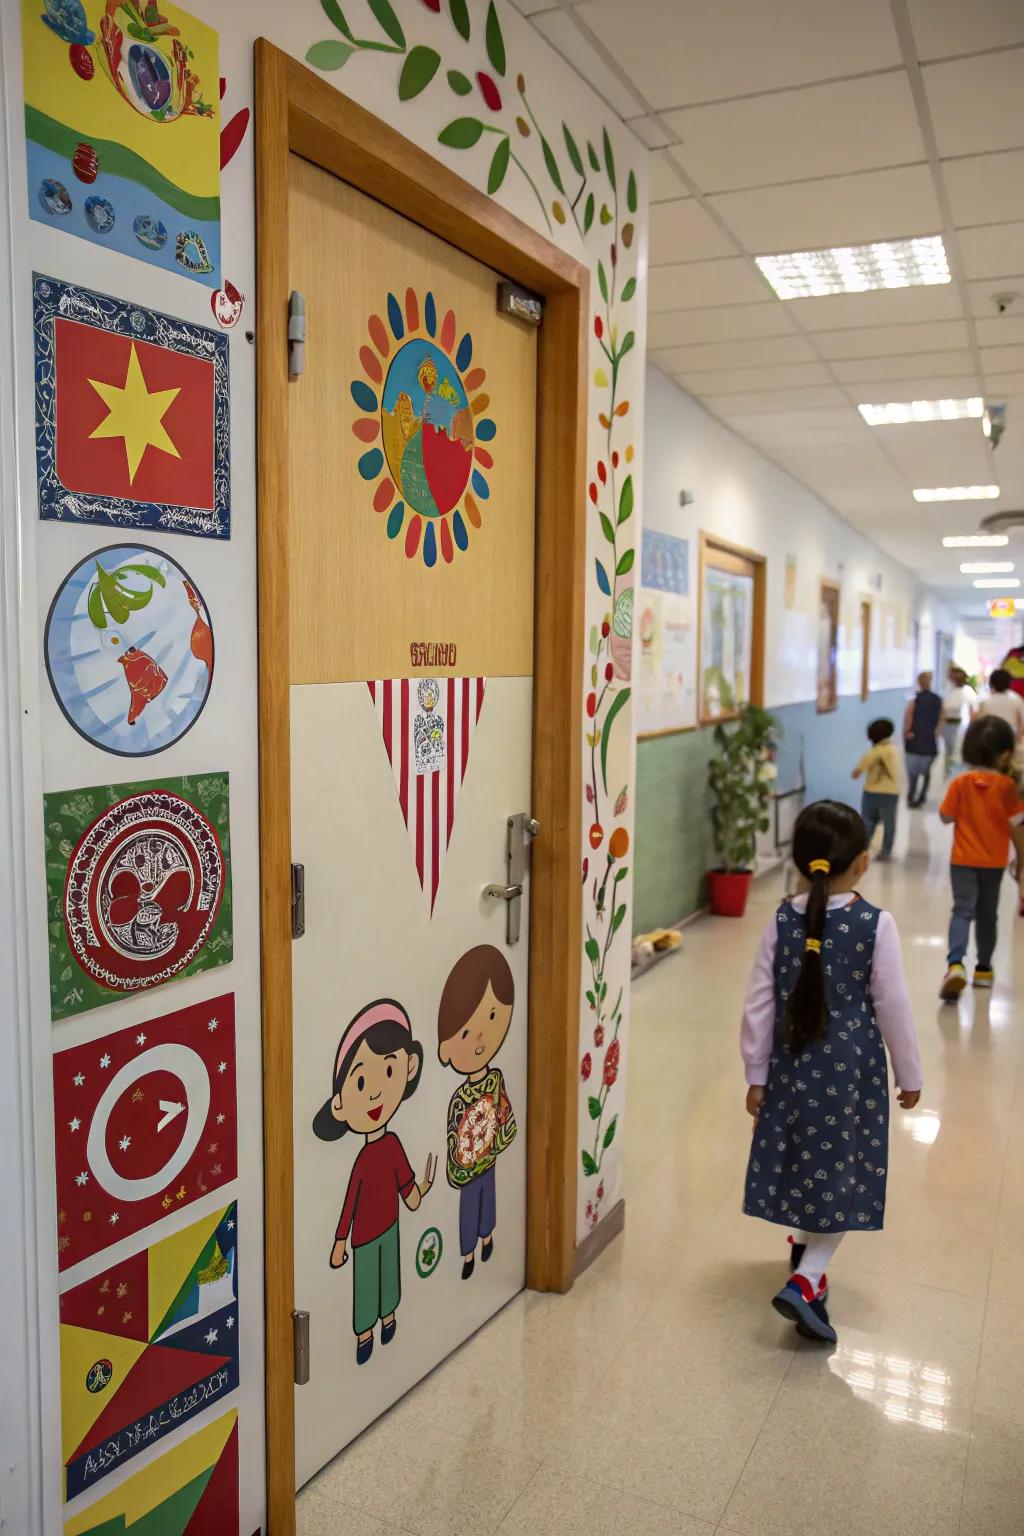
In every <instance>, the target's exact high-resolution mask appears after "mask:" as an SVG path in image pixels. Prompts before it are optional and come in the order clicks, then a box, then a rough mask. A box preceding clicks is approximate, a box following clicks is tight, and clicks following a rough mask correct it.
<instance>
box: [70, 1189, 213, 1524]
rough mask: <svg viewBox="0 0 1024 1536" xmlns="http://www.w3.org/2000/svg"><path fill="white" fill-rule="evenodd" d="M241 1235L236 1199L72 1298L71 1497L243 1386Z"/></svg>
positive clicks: (107, 1272)
mask: <svg viewBox="0 0 1024 1536" xmlns="http://www.w3.org/2000/svg"><path fill="white" fill-rule="evenodd" d="M237 1239H238V1233H237V1207H236V1205H235V1204H234V1202H232V1203H231V1204H230V1205H228V1206H227V1207H221V1208H219V1209H218V1210H215V1211H213V1212H212V1213H211V1214H210V1215H209V1216H207V1217H206V1218H205V1220H203V1221H198V1222H196V1223H194V1225H192V1226H190V1227H186V1228H185V1229H184V1231H182V1232H176V1233H174V1234H173V1235H172V1236H171V1237H165V1238H163V1239H162V1240H161V1241H159V1242H156V1243H154V1244H153V1246H152V1247H151V1248H148V1249H145V1248H144V1249H143V1250H142V1252H141V1253H137V1254H133V1255H131V1256H130V1257H129V1258H126V1259H124V1260H122V1261H121V1262H120V1263H119V1264H113V1265H111V1267H110V1268H109V1269H105V1270H101V1272H100V1273H99V1274H98V1275H93V1277H92V1279H90V1280H84V1281H82V1283H81V1284H80V1285H76V1286H72V1287H71V1289H70V1290H67V1291H65V1292H64V1294H63V1295H62V1296H61V1298H60V1324H61V1326H60V1391H61V1420H62V1432H61V1433H62V1441H63V1446H64V1452H63V1461H64V1469H65V1484H64V1497H65V1499H67V1500H71V1499H73V1498H76V1497H77V1496H78V1494H80V1493H84V1492H86V1491H87V1490H88V1489H90V1488H95V1487H96V1486H97V1485H98V1484H99V1483H100V1482H101V1481H102V1480H103V1478H105V1477H107V1476H108V1475H109V1474H110V1473H112V1472H115V1471H117V1469H118V1468H120V1467H123V1466H124V1465H125V1463H126V1462H128V1461H130V1460H131V1458H132V1457H133V1456H137V1455H138V1454H139V1452H140V1451H144V1450H147V1449H148V1448H149V1447H150V1446H151V1445H155V1443H156V1442H157V1441H158V1440H161V1439H163V1437H164V1436H165V1435H167V1434H170V1432H171V1431H172V1430H174V1429H179V1428H180V1427H181V1425H182V1424H186V1423H187V1422H188V1421H189V1419H193V1418H195V1416H196V1415H197V1414H199V1413H202V1412H203V1411H204V1410H205V1409H207V1408H210V1407H211V1406H213V1405H215V1404H217V1403H219V1402H220V1400H221V1399H222V1398H225V1397H227V1395H228V1394H229V1393H230V1392H233V1391H234V1390H235V1388H236V1387H237V1386H238V1276H237V1272H236V1263H235V1255H236V1253H237Z"/></svg>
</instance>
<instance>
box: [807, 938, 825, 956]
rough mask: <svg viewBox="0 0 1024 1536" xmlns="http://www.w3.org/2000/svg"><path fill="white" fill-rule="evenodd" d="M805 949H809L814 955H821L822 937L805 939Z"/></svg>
mask: <svg viewBox="0 0 1024 1536" xmlns="http://www.w3.org/2000/svg"><path fill="white" fill-rule="evenodd" d="M804 949H809V950H810V951H811V953H812V954H813V955H820V954H821V940H820V939H805V940H804Z"/></svg>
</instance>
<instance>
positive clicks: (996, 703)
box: [978, 667, 1024, 742]
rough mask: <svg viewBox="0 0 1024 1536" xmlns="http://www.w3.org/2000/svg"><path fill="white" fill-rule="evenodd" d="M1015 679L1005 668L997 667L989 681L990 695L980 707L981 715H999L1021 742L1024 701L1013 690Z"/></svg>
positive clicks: (1023, 734) (1023, 724)
mask: <svg viewBox="0 0 1024 1536" xmlns="http://www.w3.org/2000/svg"><path fill="white" fill-rule="evenodd" d="M1012 683H1013V678H1012V677H1011V676H1010V674H1009V672H1007V671H1006V669H1005V668H1004V667H997V668H996V669H995V671H994V672H993V673H992V675H991V676H990V678H989V680H988V686H989V690H990V691H989V694H988V697H987V698H984V699H982V701H981V703H980V704H979V705H978V714H979V715H998V717H999V719H1000V720H1005V721H1006V723H1007V725H1008V726H1009V727H1010V729H1011V730H1012V732H1013V735H1014V740H1015V741H1017V742H1019V741H1020V739H1021V737H1022V736H1024V699H1022V698H1021V696H1020V694H1019V693H1014V691H1013V688H1012V686H1011V685H1012Z"/></svg>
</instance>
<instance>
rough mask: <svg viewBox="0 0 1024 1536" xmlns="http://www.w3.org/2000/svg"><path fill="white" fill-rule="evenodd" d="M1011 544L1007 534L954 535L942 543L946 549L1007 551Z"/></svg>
mask: <svg viewBox="0 0 1024 1536" xmlns="http://www.w3.org/2000/svg"><path fill="white" fill-rule="evenodd" d="M1009 542H1010V540H1009V537H1008V535H1007V534H1005V533H953V534H950V535H949V537H948V538H945V539H943V541H942V543H943V547H944V548H945V549H1005V547H1006V545H1007V544H1009Z"/></svg>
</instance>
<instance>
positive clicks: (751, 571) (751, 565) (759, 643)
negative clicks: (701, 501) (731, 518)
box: [697, 529, 768, 726]
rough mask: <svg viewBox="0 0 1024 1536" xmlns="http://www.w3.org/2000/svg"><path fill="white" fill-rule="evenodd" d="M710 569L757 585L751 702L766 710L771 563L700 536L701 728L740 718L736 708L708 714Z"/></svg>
mask: <svg viewBox="0 0 1024 1536" xmlns="http://www.w3.org/2000/svg"><path fill="white" fill-rule="evenodd" d="M708 566H710V567H711V569H712V570H715V571H733V572H734V573H735V574H736V575H739V576H750V577H751V578H752V579H753V583H754V602H753V609H752V612H751V624H750V699H749V702H750V703H751V704H754V705H756V706H757V708H758V709H763V708H764V646H765V614H766V611H767V575H768V564H767V560H766V558H765V556H764V555H760V554H758V553H757V551H756V550H754V549H745V548H744V547H743V545H742V544H731V543H730V542H729V540H728V539H720V538H719V537H718V535H717V533H705V532H704V530H703V529H701V533H700V558H699V561H698V572H697V723H698V725H699V726H705V725H722V724H725V723H726V722H728V721H729V720H736V719H738V718H739V710H738V709H734V710H732V711H731V712H729V713H727V714H724V715H705V713H704V572H705V569H706V568H707V567H708Z"/></svg>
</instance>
